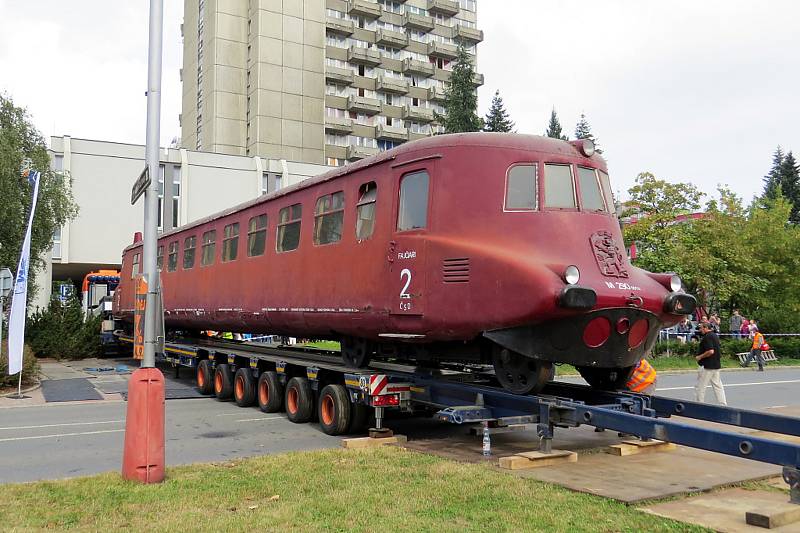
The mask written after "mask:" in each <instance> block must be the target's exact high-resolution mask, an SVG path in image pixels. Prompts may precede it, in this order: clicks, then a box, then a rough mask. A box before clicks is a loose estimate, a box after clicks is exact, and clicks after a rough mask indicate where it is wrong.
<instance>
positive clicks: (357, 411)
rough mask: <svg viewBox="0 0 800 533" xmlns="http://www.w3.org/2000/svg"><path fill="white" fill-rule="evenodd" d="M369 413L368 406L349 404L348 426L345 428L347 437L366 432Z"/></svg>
mask: <svg viewBox="0 0 800 533" xmlns="http://www.w3.org/2000/svg"><path fill="white" fill-rule="evenodd" d="M370 411H371V408H370V407H369V406H368V405H364V404H363V403H353V402H350V426H349V427H348V428H347V433H348V434H349V435H352V434H355V433H364V432H366V430H367V422H368V421H369V413H370Z"/></svg>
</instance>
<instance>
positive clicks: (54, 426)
mask: <svg viewBox="0 0 800 533" xmlns="http://www.w3.org/2000/svg"><path fill="white" fill-rule="evenodd" d="M695 379H696V376H695V374H694V373H687V374H677V375H666V374H662V375H661V376H659V382H658V386H659V389H658V394H661V395H665V396H671V397H675V398H681V399H690V400H691V399H693V398H694V383H695ZM722 381H723V383H724V384H725V386H726V394H727V396H728V402H729V405H731V406H735V407H742V408H749V409H763V408H767V407H777V406H784V405H793V404H794V405H798V404H800V369H777V368H775V369H772V368H769V369H768V370H767V371H766V372H754V371H736V372H723V373H722ZM706 399H707V401H713V400H714V395H713V393H712V391H710V390H709V391H708V392H707V394H706ZM126 407H127V404H126V403H125V402H121V401H105V402H84V403H79V404H74V403H73V404H59V403H51V404H47V405H43V406H34V407H8V408H0V483H8V482H20V481H34V480H39V479H57V478H64V477H74V476H84V475H90V474H95V473H99V472H106V471H110V470H113V471H119V470H120V468H121V464H122V446H123V439H124V427H125V425H124V424H125V422H124V420H125V409H126ZM166 417H167V418H166V461H167V465H170V466H171V465H178V464H188V463H195V462H211V461H221V460H229V459H233V458H237V457H248V456H256V455H264V454H270V453H281V452H286V451H292V450H310V449H319V448H330V447H338V446H339V442H340V438H339V437H330V436H328V435H325V434H324V433H322V432H321V431H320V430H319V428H318V427H317V425H315V424H293V423H291V422H289V421H288V420H286V418H285V417H284V416H283V415H280V414H265V413H262V412H261V411H259V410H258V408H249V409H242V408H239V407H237V406H236V404H234V403H231V402H217V401H214V400H213V399H210V398H199V399H191V400H169V401H167V402H166ZM418 422H419V423H417V422H415V421H413V420H402V421H399V422H398V423H399V424H400V425H402V432H403V433H405V434H406V435H408V436H409V438H411V439H413V438H414V437H415V428H418V429H419V433H420V434H419V435H416V436H417V437H418V438H420V437H422V436H424V433H425V432H426V431H431V430H434V431H435V428H432V427H431V425H432V423H433V421H431V420H426V421H424V422H423V421H418ZM433 424H438V423H433ZM390 425H391V424H390ZM398 429H399V428H398ZM564 431H568V430H564Z"/></svg>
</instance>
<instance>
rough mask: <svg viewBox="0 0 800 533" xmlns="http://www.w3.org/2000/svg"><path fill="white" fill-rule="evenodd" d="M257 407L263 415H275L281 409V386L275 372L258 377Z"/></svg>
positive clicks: (264, 373)
mask: <svg viewBox="0 0 800 533" xmlns="http://www.w3.org/2000/svg"><path fill="white" fill-rule="evenodd" d="M257 396H258V407H259V408H260V409H261V410H262V411H264V412H265V413H277V412H278V411H280V410H281V407H283V385H282V384H281V382H280V380H279V379H278V373H277V372H262V373H261V375H260V376H258V394H257Z"/></svg>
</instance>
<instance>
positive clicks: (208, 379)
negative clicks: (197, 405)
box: [196, 359, 214, 394]
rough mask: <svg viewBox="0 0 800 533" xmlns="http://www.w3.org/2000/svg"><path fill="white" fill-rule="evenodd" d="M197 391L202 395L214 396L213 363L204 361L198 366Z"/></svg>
mask: <svg viewBox="0 0 800 533" xmlns="http://www.w3.org/2000/svg"><path fill="white" fill-rule="evenodd" d="M196 377H197V390H199V391H200V394H214V372H213V368H211V361H209V360H208V359H203V360H202V361H200V363H199V364H198V365H197V374H196Z"/></svg>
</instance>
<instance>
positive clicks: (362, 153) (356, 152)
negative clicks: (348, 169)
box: [347, 145, 380, 161]
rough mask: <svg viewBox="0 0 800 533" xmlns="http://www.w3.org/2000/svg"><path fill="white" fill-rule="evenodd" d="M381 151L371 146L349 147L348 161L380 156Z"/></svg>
mask: <svg viewBox="0 0 800 533" xmlns="http://www.w3.org/2000/svg"><path fill="white" fill-rule="evenodd" d="M379 153H380V150H378V149H377V148H373V147H371V146H353V145H351V146H348V147H347V159H348V160H349V161H358V160H359V159H364V158H366V157H370V156H373V155H378V154H379Z"/></svg>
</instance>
